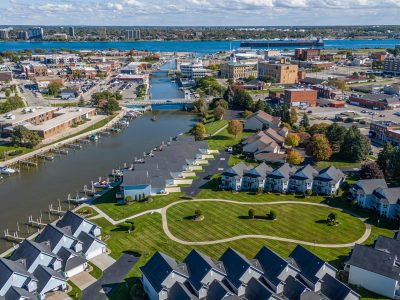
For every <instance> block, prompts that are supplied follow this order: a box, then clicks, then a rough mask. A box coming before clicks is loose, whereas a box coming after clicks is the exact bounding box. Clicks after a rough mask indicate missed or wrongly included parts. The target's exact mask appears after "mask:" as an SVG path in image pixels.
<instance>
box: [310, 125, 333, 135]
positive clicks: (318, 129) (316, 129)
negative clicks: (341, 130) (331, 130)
mask: <svg viewBox="0 0 400 300" xmlns="http://www.w3.org/2000/svg"><path fill="white" fill-rule="evenodd" d="M328 127H329V124H327V123H318V124H314V125H312V126H311V127H310V129H309V130H308V133H309V134H311V135H314V134H326V131H327V130H328Z"/></svg>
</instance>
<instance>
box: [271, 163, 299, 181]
mask: <svg viewBox="0 0 400 300" xmlns="http://www.w3.org/2000/svg"><path fill="white" fill-rule="evenodd" d="M295 172H296V168H295V167H291V166H290V165H289V164H288V163H285V164H283V165H282V166H280V167H279V168H278V169H276V170H274V171H273V172H272V173H271V174H270V175H268V177H271V178H276V179H280V178H284V179H289V177H290V176H292V175H293V174H294V173H295Z"/></svg>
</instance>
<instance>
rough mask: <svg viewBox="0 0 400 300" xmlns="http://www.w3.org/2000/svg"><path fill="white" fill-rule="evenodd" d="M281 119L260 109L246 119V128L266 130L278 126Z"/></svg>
mask: <svg viewBox="0 0 400 300" xmlns="http://www.w3.org/2000/svg"><path fill="white" fill-rule="evenodd" d="M280 125H281V120H280V118H278V117H273V116H271V115H270V114H267V113H266V112H264V111H262V110H259V111H257V112H255V113H254V114H252V115H251V116H250V117H248V118H247V119H246V122H245V124H244V129H245V130H254V131H255V130H265V129H267V128H278V127H279V126H280Z"/></svg>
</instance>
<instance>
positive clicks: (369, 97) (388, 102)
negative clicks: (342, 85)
mask: <svg viewBox="0 0 400 300" xmlns="http://www.w3.org/2000/svg"><path fill="white" fill-rule="evenodd" d="M349 102H350V104H353V105H358V106H361V107H366V108H370V109H375V110H378V109H380V110H384V109H394V108H398V107H400V97H398V96H393V95H392V96H391V95H385V94H365V95H357V96H356V95H353V96H350V97H349Z"/></svg>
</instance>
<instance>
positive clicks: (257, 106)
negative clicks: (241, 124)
mask: <svg viewBox="0 0 400 300" xmlns="http://www.w3.org/2000/svg"><path fill="white" fill-rule="evenodd" d="M259 110H262V111H264V110H265V104H264V101H262V100H258V101H257V102H256V103H255V104H254V111H259Z"/></svg>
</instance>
